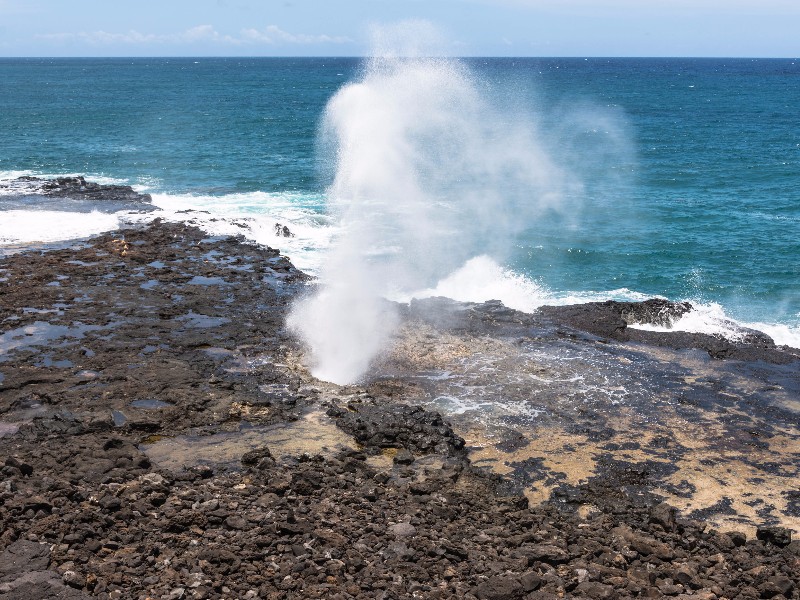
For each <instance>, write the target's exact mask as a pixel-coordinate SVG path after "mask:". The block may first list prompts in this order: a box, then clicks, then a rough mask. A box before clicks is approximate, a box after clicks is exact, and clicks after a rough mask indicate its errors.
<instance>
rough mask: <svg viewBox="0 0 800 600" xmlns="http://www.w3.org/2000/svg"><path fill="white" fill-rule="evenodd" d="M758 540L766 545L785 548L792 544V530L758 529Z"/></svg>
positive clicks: (776, 528) (778, 528)
mask: <svg viewBox="0 0 800 600" xmlns="http://www.w3.org/2000/svg"><path fill="white" fill-rule="evenodd" d="M756 538H758V539H759V540H761V541H762V542H764V543H765V544H772V545H774V546H778V547H779V548H783V547H785V546H788V545H789V544H791V543H792V530H791V529H787V528H786V527H759V528H758V529H756Z"/></svg>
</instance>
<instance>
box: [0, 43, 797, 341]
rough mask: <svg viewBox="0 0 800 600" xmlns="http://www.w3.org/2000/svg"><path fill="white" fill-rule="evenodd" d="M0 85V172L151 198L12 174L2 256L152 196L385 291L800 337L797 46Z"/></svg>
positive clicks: (252, 66) (69, 233) (252, 64)
mask: <svg viewBox="0 0 800 600" xmlns="http://www.w3.org/2000/svg"><path fill="white" fill-rule="evenodd" d="M0 82H2V85H0V132H2V133H1V134H0V184H2V183H3V182H6V183H7V182H8V181H10V180H13V179H15V178H17V177H20V176H23V175H31V176H39V177H55V176H63V175H83V176H85V177H86V178H87V179H89V180H94V181H98V182H101V183H123V184H128V185H132V186H133V187H134V188H135V189H136V190H138V191H142V192H147V193H150V194H151V195H152V196H153V202H154V204H155V205H156V206H157V207H158V208H159V211H158V212H156V213H151V214H139V213H133V212H131V211H130V210H124V209H123V210H116V209H117V208H119V207H115V209H114V210H111V209H110V208H108V207H103V206H99V205H91V204H82V203H79V202H69V203H67V202H58V201H55V202H54V201H52V200H49V199H48V200H45V199H43V198H41V197H38V196H33V195H31V194H29V193H26V189H25V187H24V186H11V187H6V188H5V189H3V190H2V191H1V192H0V253H2V252H3V251H6V252H8V251H13V250H14V249H17V248H19V247H20V246H26V245H30V244H32V243H41V242H44V243H59V242H63V241H67V240H71V239H78V238H80V237H82V236H87V235H93V234H96V233H100V232H102V231H107V230H110V229H114V228H115V227H117V226H118V225H119V224H120V223H125V222H136V221H142V220H147V219H151V218H153V217H154V216H161V217H163V218H168V219H175V220H184V221H190V222H193V223H196V224H198V225H199V226H201V227H203V228H205V229H207V230H208V231H209V232H210V233H212V234H217V233H220V234H221V233H236V234H243V235H245V236H246V237H249V238H250V239H252V240H254V241H256V242H260V243H266V244H269V245H271V246H273V247H277V248H280V249H281V251H282V252H283V253H284V254H286V255H287V256H288V257H289V258H290V259H291V260H292V261H293V262H294V263H295V264H296V265H297V266H298V267H300V268H302V269H304V270H306V271H308V272H310V273H312V274H315V275H319V276H320V277H322V278H323V279H325V277H327V278H328V280H331V279H332V278H335V277H337V273H338V271H336V270H332V269H331V268H330V267H329V265H330V264H331V263H332V262H336V261H337V260H338V261H339V262H340V263H343V262H347V263H348V264H354V263H359V261H362V260H363V261H364V264H365V265H368V266H367V267H366V268H367V270H366V271H364V272H363V273H362V274H361V279H369V280H370V281H374V280H375V277H372V274H374V273H376V272H382V273H384V275H383V277H384V280H383V281H382V286H380V287H379V289H375V290H373V291H375V293H378V294H381V295H383V296H387V297H390V298H394V299H400V300H406V299H409V298H411V297H424V296H430V295H444V296H450V297H453V298H456V299H460V300H473V301H482V300H488V299H500V300H503V301H504V302H505V303H506V304H507V305H509V306H512V307H514V308H518V309H521V310H529V311H530V310H534V309H535V308H536V307H537V306H540V305H542V304H567V303H579V302H587V301H594V300H605V299H618V300H639V299H643V298H647V297H652V296H660V297H665V298H668V299H671V300H689V301H691V302H693V303H694V304H695V305H696V306H697V310H695V311H694V312H693V313H690V315H689V316H687V317H684V318H683V319H682V320H681V322H678V323H674V324H673V325H672V326H673V327H675V328H678V329H685V330H694V331H711V332H718V333H724V334H726V335H736V331H737V329H738V327H739V326H740V325H744V326H752V327H757V328H759V329H762V330H764V331H766V332H767V333H769V334H770V335H772V336H773V338H774V339H775V340H776V342H777V343H779V344H787V345H791V346H794V347H800V119H799V118H798V111H797V107H798V106H800V60H789V59H773V60H767V59H757V60H756V59H752V60H751V59H685V58H681V59H627V58H626V59H622V58H616V59H615V58H611V59H606V58H586V59H578V58H488V59H477V58H470V59H461V60H456V59H422V60H417V61H403V60H396V61H394V62H392V63H387V62H380V61H377V62H376V61H368V60H361V59H343V58H296V59H286V58H219V59H214V58H163V59H154V58H132V59H121V58H115V59H94V58H92V59H89V58H86V59H38V58H37V59H0ZM276 223H280V224H281V225H285V226H287V227H288V228H289V230H290V231H291V232H292V234H293V237H283V236H280V235H277V234H276V229H275V225H276ZM354 238H357V239H358V241H359V244H352V243H350V242H349V240H352V239H354ZM342 247H346V248H348V252H347V253H344V254H342V253H341V252H340V253H339V258H338V259H337V258H336V257H335V256H334V254H335V253H334V252H333V250H332V249H334V248H342ZM4 248H5V250H4ZM365 257H366V258H365ZM398 257H404V260H402V261H401V260H400V259H399V258H398ZM326 273H327V275H326ZM365 273H366V275H368V276H365V275H364V274H365Z"/></svg>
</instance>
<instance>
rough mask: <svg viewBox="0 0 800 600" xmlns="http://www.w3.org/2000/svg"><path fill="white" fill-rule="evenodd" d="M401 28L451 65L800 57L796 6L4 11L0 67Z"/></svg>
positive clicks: (796, 2)
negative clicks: (426, 38)
mask: <svg viewBox="0 0 800 600" xmlns="http://www.w3.org/2000/svg"><path fill="white" fill-rule="evenodd" d="M404 20H424V21H427V22H429V23H431V24H432V25H433V26H434V27H435V28H436V29H437V30H439V31H441V32H442V39H443V40H446V41H444V42H443V43H442V44H441V53H443V54H448V55H453V56H724V57H786V58H798V57H800V0H275V1H273V0H136V1H135V2H134V1H128V0H113V1H109V0H69V2H67V1H66V0H0V56H7V57H16V56H365V55H369V54H370V53H371V50H370V41H369V40H370V34H369V32H370V30H371V28H372V26H373V25H375V24H384V25H385V24H391V23H395V22H398V21H404Z"/></svg>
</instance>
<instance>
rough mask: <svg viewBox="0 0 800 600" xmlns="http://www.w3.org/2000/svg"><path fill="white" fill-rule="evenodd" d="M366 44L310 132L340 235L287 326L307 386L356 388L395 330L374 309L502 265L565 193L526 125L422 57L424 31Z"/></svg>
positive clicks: (399, 31) (396, 29)
mask: <svg viewBox="0 0 800 600" xmlns="http://www.w3.org/2000/svg"><path fill="white" fill-rule="evenodd" d="M373 38H374V43H373V48H374V52H375V56H374V58H372V59H370V60H368V61H366V63H365V65H364V69H363V72H362V74H361V76H360V77H359V79H358V80H357V81H355V82H353V83H350V84H348V85H346V86H345V87H343V88H342V89H341V90H340V91H339V92H338V93H337V94H336V95H335V96H334V97H333V98H332V99H331V100H330V102H329V103H328V106H327V107H326V111H325V115H324V119H323V123H322V126H321V133H320V135H321V137H322V146H323V147H325V148H328V149H330V151H331V156H330V160H331V161H332V162H333V164H334V170H333V172H334V173H335V175H334V177H333V182H332V184H331V185H330V187H329V189H328V192H327V198H328V203H329V206H330V207H331V209H332V210H333V211H334V212H335V213H336V214H337V215H338V217H339V220H340V224H341V234H340V236H339V238H338V239H337V240H336V242H335V244H334V246H333V247H332V248H331V250H330V254H329V256H328V257H327V259H326V264H325V266H324V267H323V269H322V271H321V273H320V281H319V286H318V288H317V291H316V292H315V293H314V294H313V295H310V296H308V297H306V298H304V299H302V300H300V301H298V302H296V303H295V305H294V306H293V309H292V311H291V313H290V316H289V319H288V325H289V327H290V329H291V330H292V331H293V332H294V333H295V334H297V335H298V336H300V338H301V339H303V340H304V341H305V343H306V344H307V346H308V348H309V350H310V358H311V363H312V364H311V368H312V373H313V374H314V375H315V376H316V377H318V378H320V379H324V380H328V381H332V382H335V383H340V384H345V383H352V382H355V381H357V380H358V379H359V378H360V377H361V376H362V375H363V374H364V373H365V372H366V371H367V369H368V368H369V365H370V362H371V360H372V359H374V358H375V357H376V355H378V354H379V353H380V352H381V350H382V349H383V348H384V347H385V346H386V344H387V342H388V341H389V339H390V337H391V335H392V332H393V331H394V329H395V327H396V325H397V322H398V317H397V314H396V309H395V308H394V305H393V304H392V303H390V302H388V301H386V300H385V298H388V297H403V296H407V295H408V293H409V292H412V291H413V290H421V289H425V288H430V287H432V286H435V285H436V283H437V282H438V281H440V280H441V279H443V278H444V277H446V276H447V275H449V274H450V273H453V272H454V271H455V270H457V269H458V268H459V267H461V266H462V265H464V264H465V263H466V262H467V261H469V260H470V259H472V258H474V257H476V256H479V255H488V256H491V257H493V258H494V259H497V260H502V258H503V257H504V256H505V255H506V253H507V252H508V250H509V248H510V247H511V246H512V245H513V243H514V236H515V235H516V234H517V233H519V232H520V231H521V230H522V229H523V228H524V227H525V224H526V223H529V222H530V220H531V219H534V218H535V217H536V215H537V214H538V213H539V212H540V211H541V210H543V209H545V208H554V207H557V206H558V205H559V203H560V201H561V197H562V193H563V192H564V191H565V190H566V189H567V187H569V186H570V185H571V182H570V181H569V180H568V178H567V177H566V175H565V173H563V172H562V171H561V170H560V169H558V168H557V167H556V166H555V165H554V164H553V163H552V161H551V160H550V159H549V158H548V156H547V155H546V153H545V152H544V150H543V149H542V148H541V146H540V143H539V142H538V140H537V138H538V136H537V132H536V130H535V127H534V126H533V124H532V122H531V120H530V119H529V118H526V117H523V116H521V115H516V114H509V111H508V110H501V109H499V108H497V106H496V104H494V103H493V102H492V101H491V100H490V97H491V93H490V91H491V90H490V86H488V85H487V84H485V83H483V82H482V81H481V80H480V79H479V78H478V77H476V76H475V75H474V74H473V73H472V72H471V71H470V70H469V69H468V68H467V66H466V65H464V64H463V63H462V62H460V61H458V60H456V59H448V58H431V57H430V54H432V51H431V50H430V46H429V45H427V44H425V43H421V42H420V39H421V38H422V39H423V40H431V39H433V40H434V42H435V44H434V45H437V44H439V43H440V42H439V39H438V37H437V35H436V33H435V31H434V30H433V28H432V27H431V26H430V25H428V24H425V23H421V24H420V23H403V24H400V25H395V26H392V27H385V28H376V29H375V31H374V35H373ZM409 54H410V55H409Z"/></svg>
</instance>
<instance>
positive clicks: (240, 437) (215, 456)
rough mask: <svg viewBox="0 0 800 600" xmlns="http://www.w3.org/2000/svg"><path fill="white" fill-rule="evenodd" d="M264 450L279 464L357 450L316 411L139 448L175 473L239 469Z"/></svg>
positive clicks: (168, 440) (334, 426) (326, 417)
mask: <svg viewBox="0 0 800 600" xmlns="http://www.w3.org/2000/svg"><path fill="white" fill-rule="evenodd" d="M264 446H266V447H267V448H269V451H270V453H271V454H272V456H273V457H274V458H275V459H278V460H279V459H281V458H283V457H297V456H300V455H302V454H304V453H305V454H312V455H314V454H321V455H323V456H325V455H328V456H331V455H333V454H334V453H336V452H337V451H339V450H343V449H351V450H355V449H357V444H356V442H355V440H354V439H353V438H352V437H351V436H349V435H347V434H346V433H344V432H342V431H341V430H340V429H339V428H338V427H336V425H335V424H334V423H333V421H331V420H330V418H329V417H328V416H327V415H325V414H324V413H322V412H316V411H314V412H310V413H308V414H307V415H306V416H305V417H303V418H302V419H300V420H299V421H295V422H293V423H286V424H281V425H268V426H253V425H249V424H247V423H242V424H241V425H240V428H239V429H238V430H237V431H230V432H227V431H226V432H220V433H215V434H212V435H206V436H200V435H183V436H177V437H172V438H160V439H159V440H157V441H155V442H154V443H151V444H146V443H145V444H142V445H141V446H140V448H141V449H142V450H143V451H144V452H145V453H146V454H147V455H148V457H150V460H152V461H153V462H154V463H156V464H158V465H159V466H160V467H163V468H166V469H170V470H173V471H177V470H180V469H185V468H188V467H194V466H198V465H202V464H211V465H223V466H227V467H229V468H238V467H239V466H240V461H241V458H242V455H243V454H245V453H246V452H249V451H250V450H255V449H258V448H263V447H264Z"/></svg>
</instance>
